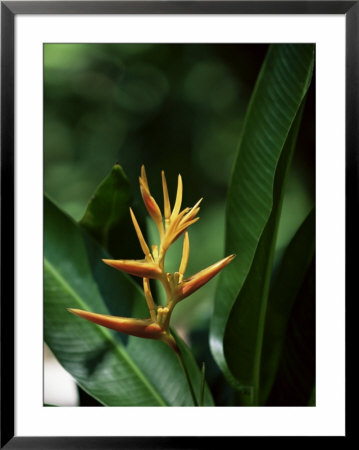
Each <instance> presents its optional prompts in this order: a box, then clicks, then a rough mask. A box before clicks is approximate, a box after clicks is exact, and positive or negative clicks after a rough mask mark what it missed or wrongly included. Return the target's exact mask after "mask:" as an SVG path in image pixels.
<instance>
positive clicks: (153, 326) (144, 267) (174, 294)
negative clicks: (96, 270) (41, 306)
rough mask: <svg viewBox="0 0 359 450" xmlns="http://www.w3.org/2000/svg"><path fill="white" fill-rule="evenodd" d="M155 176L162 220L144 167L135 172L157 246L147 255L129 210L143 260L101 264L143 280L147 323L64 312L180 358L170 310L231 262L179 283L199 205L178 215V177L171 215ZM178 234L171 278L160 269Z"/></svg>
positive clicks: (180, 186)
mask: <svg viewBox="0 0 359 450" xmlns="http://www.w3.org/2000/svg"><path fill="white" fill-rule="evenodd" d="M161 176H162V188H163V210H164V211H163V215H162V213H161V210H160V208H159V206H158V204H157V203H156V201H155V199H154V198H153V197H152V195H151V193H150V189H149V186H148V182H147V175H146V171H145V168H144V166H142V168H141V176H140V178H139V181H140V189H141V194H142V198H143V201H144V203H145V206H146V209H147V211H148V213H149V214H150V216H151V217H152V219H153V220H154V222H155V224H156V226H157V229H158V231H159V236H160V242H159V244H158V245H157V244H154V245H152V246H151V250H152V251H151V250H150V247H149V246H148V245H147V243H146V241H145V239H144V237H143V234H142V231H141V229H140V226H139V224H138V222H137V219H136V217H135V214H134V212H133V211H132V209H131V208H130V214H131V219H132V223H133V226H134V228H135V231H136V234H137V237H138V240H139V243H140V246H141V249H142V251H143V253H144V256H145V258H144V259H141V260H127V259H119V260H114V259H103V262H104V263H105V264H107V265H109V266H111V267H113V268H115V269H117V270H121V271H123V272H126V273H128V274H130V275H134V276H137V277H142V278H143V289H144V294H145V299H146V302H147V306H148V310H149V314H150V318H146V319H132V318H127V317H116V316H109V315H104V314H96V313H92V312H87V311H83V310H79V309H69V311H70V312H72V313H73V314H76V315H77V316H79V317H82V318H84V319H87V320H89V321H91V322H94V323H96V324H98V325H102V326H104V327H107V328H111V329H113V330H116V331H119V332H121V333H126V334H129V335H132V336H137V337H143V338H148V339H157V340H161V341H162V342H165V343H166V344H167V345H169V346H170V347H171V348H172V349H173V350H174V351H175V352H176V353H177V354H180V351H179V348H178V347H177V344H176V341H175V339H174V337H173V336H172V334H171V332H170V329H169V324H170V318H171V314H172V312H173V308H174V307H175V306H176V304H177V303H178V302H179V301H181V300H183V299H184V298H186V297H188V296H189V295H191V294H192V293H193V292H195V291H196V290H197V289H199V288H200V287H201V286H203V285H204V284H205V283H207V282H208V281H209V280H211V279H212V278H213V277H214V276H215V275H216V274H217V273H218V272H220V271H221V270H222V269H223V268H224V267H226V266H227V264H229V263H230V262H231V261H232V260H233V258H234V257H235V255H230V256H227V257H226V258H224V259H222V260H221V261H218V262H217V263H215V264H213V265H211V266H209V267H207V268H206V269H204V270H201V271H200V272H198V273H197V274H195V275H193V276H191V277H188V278H185V279H184V273H185V271H186V268H187V263H188V258H189V248H190V245H189V235H188V228H189V226H190V225H192V224H194V223H195V222H197V220H198V219H199V217H197V214H198V211H199V209H200V208H199V205H200V203H201V201H202V199H200V200H199V201H198V202H197V203H196V204H195V205H194V206H193V207H192V208H184V209H183V210H182V211H181V205H182V196H183V184H182V177H181V175H178V183H177V193H176V200H175V203H174V206H173V209H172V210H171V203H170V199H169V195H168V188H167V182H166V177H165V174H164V172H163V171H162V173H161ZM182 234H184V238H183V249H182V258H181V262H180V267H179V269H178V272H175V273H173V274H171V273H167V272H166V271H165V267H164V263H165V256H166V252H167V250H168V248H169V247H170V246H171V244H173V243H174V242H175V241H176V240H177V239H178V238H179V237H180V236H181V235H182ZM150 278H154V279H157V280H159V281H160V282H161V283H162V285H163V287H164V289H165V292H166V295H167V304H166V306H156V304H155V302H154V300H153V297H152V293H151V287H150V281H149V279H150Z"/></svg>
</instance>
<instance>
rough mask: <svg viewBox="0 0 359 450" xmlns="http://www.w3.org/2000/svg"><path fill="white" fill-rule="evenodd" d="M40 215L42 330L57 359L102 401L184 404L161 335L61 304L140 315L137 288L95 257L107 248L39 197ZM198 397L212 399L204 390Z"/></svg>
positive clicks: (179, 378) (177, 370) (184, 393)
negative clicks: (88, 316)
mask: <svg viewBox="0 0 359 450" xmlns="http://www.w3.org/2000/svg"><path fill="white" fill-rule="evenodd" d="M44 221H45V241H44V252H45V255H44V256H45V262H44V308H45V315H44V317H45V323H44V331H45V340H46V343H47V344H48V345H49V347H50V348H51V350H52V351H53V353H54V354H55V356H56V357H57V359H58V360H59V362H60V363H61V364H62V365H63V367H64V368H65V369H66V370H67V371H68V372H69V373H70V374H71V375H72V376H73V377H74V378H75V379H76V381H77V382H78V384H79V385H80V386H81V387H82V388H83V389H84V390H85V391H86V392H88V393H89V394H90V395H92V396H93V397H94V398H96V399H97V400H98V401H100V402H101V403H102V404H104V405H109V406H111V405H116V406H130V405H133V406H145V405H152V406H157V405H158V406H165V405H191V404H192V400H191V396H190V393H189V391H188V387H187V385H186V381H185V379H184V376H183V373H182V371H181V367H180V365H179V363H178V361H177V357H176V355H175V354H174V353H173V352H171V350H170V349H169V348H168V347H167V346H166V345H165V344H164V343H162V342H159V341H147V340H144V339H140V338H130V339H129V338H128V336H126V335H122V334H120V333H116V332H113V331H111V330H108V329H107V328H104V327H101V326H98V325H95V324H93V323H91V322H88V321H86V320H84V319H81V318H79V317H77V316H74V315H73V314H70V313H69V312H68V311H67V310H66V308H69V307H70V308H79V309H86V310H89V311H92V312H97V313H100V314H112V315H119V316H126V317H134V316H133V312H132V311H133V310H135V313H136V312H143V313H144V314H146V315H145V316H142V317H147V316H148V311H147V312H146V306H145V300H144V297H143V293H142V290H141V289H140V288H139V287H138V286H137V285H136V284H135V283H134V282H133V281H132V280H131V279H130V278H129V277H127V276H126V275H123V274H122V273H120V272H118V271H116V270H114V269H112V268H111V267H108V266H106V265H105V264H104V263H103V262H102V261H101V259H102V258H106V257H108V254H107V253H106V252H104V251H103V250H102V249H101V247H99V245H98V244H96V243H95V241H94V240H93V239H92V238H91V237H90V236H88V234H87V233H86V232H85V231H84V230H83V229H82V228H81V227H80V226H79V225H78V224H76V223H75V222H74V221H73V220H72V219H71V218H70V217H68V216H67V215H65V214H64V213H63V212H62V211H61V210H60V209H59V208H57V206H55V205H54V204H53V203H52V202H51V201H50V200H49V199H47V198H45V202H44ZM140 317H141V316H140ZM179 345H181V344H179ZM141 355H142V356H143V357H142V356H141ZM186 358H189V360H190V361H192V365H191V367H190V371H191V377H192V378H193V379H194V383H196V380H197V379H198V380H199V381H198V382H197V384H198V387H197V389H198V390H199V389H200V371H199V369H198V367H197V366H196V365H195V364H194V361H193V358H192V356H191V354H190V352H186ZM159 364H161V367H162V369H163V370H159ZM149 374H150V375H151V376H150V375H149ZM206 399H207V400H208V403H207V404H212V401H211V398H210V395H209V394H208V395H207V396H206Z"/></svg>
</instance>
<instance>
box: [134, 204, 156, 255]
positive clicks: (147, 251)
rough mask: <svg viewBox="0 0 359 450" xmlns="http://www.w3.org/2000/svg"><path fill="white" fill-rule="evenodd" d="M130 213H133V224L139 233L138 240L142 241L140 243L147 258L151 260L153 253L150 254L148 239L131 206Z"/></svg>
mask: <svg viewBox="0 0 359 450" xmlns="http://www.w3.org/2000/svg"><path fill="white" fill-rule="evenodd" d="M130 214H131V219H132V223H133V226H134V227H135V230H136V234H137V237H138V240H139V241H140V245H141V248H142V251H143V253H144V254H145V256H146V258H148V259H149V260H151V259H152V257H151V254H150V249H149V248H148V245H147V244H146V241H145V239H144V237H143V234H142V231H141V228H140V226H139V225H138V222H137V219H136V216H135V214H134V213H133V211H132V209H131V208H130Z"/></svg>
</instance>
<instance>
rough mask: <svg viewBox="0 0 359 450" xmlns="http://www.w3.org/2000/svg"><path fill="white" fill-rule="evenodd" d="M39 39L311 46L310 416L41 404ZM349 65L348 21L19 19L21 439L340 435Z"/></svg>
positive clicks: (294, 411)
mask: <svg viewBox="0 0 359 450" xmlns="http://www.w3.org/2000/svg"><path fill="white" fill-rule="evenodd" d="M43 42H243V43H245V42H249V43H252V42H253V43H254V42H315V43H316V44H317V123H316V126H317V138H316V140H317V406H316V407H315V408H201V409H199V408H155V410H153V408H129V407H127V408H46V409H45V408H43V407H42V388H43V386H42V337H43V336H42V314H43V311H42V301H41V299H42V193H43V192H42V178H43V174H42V169H43V166H42V45H43ZM344 63H345V18H344V16H333V15H330V16H324V15H323V16H315V15H311V16H289V15H288V16H270V15H263V16H260V15H257V16H249V15H246V16H240V15H228V16H213V15H211V16H206V15H203V16H198V15H193V16H180V15H178V16H168V15H166V16H161V15H159V16H145V15H144V16H140V15H134V16H120V15H112V16H76V15H73V16H61V15H57V16H56V15H55V16H51V15H47V16H32V15H24V16H16V103H15V107H16V177H15V181H16V204H15V206H16V228H15V233H16V253H15V256H16V267H15V269H16V321H15V329H16V355H15V360H16V377H15V384H16V404H15V406H16V418H15V419H16V420H15V422H16V435H18V436H45V435H46V436H66V435H69V436H71V435H73V436H76V435H83V436H89V435H91V436H92V435H103V436H108V435H115V436H116V435H119V436H121V435H125V436H153V435H154V436H156V435H158V436H173V435H174V436H178V435H187V436H212V435H215V436H240V435H247V436H248V435H249V436H251V435H253V436H255V435H268V436H270V435H344V235H345V232H344V181H345V178H344V177H345V151H344V144H345V140H344V130H345V109H344V94H345V92H344V88H345V67H344ZM334 174H335V177H334ZM328 280H330V283H329V282H328Z"/></svg>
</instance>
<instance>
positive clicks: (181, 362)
mask: <svg viewBox="0 0 359 450" xmlns="http://www.w3.org/2000/svg"><path fill="white" fill-rule="evenodd" d="M176 355H177V356H178V360H179V362H180V364H181V366H182V369H183V372H184V374H185V376H186V380H187V384H188V387H189V390H190V392H191V396H192V400H193V404H194V406H198V401H197V398H196V396H195V393H194V389H193V385H192V382H191V378H190V376H189V373H188V370H187V367H186V364H185V362H184V358H183V355H182V352H181V350H180V351H179V352H176Z"/></svg>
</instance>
